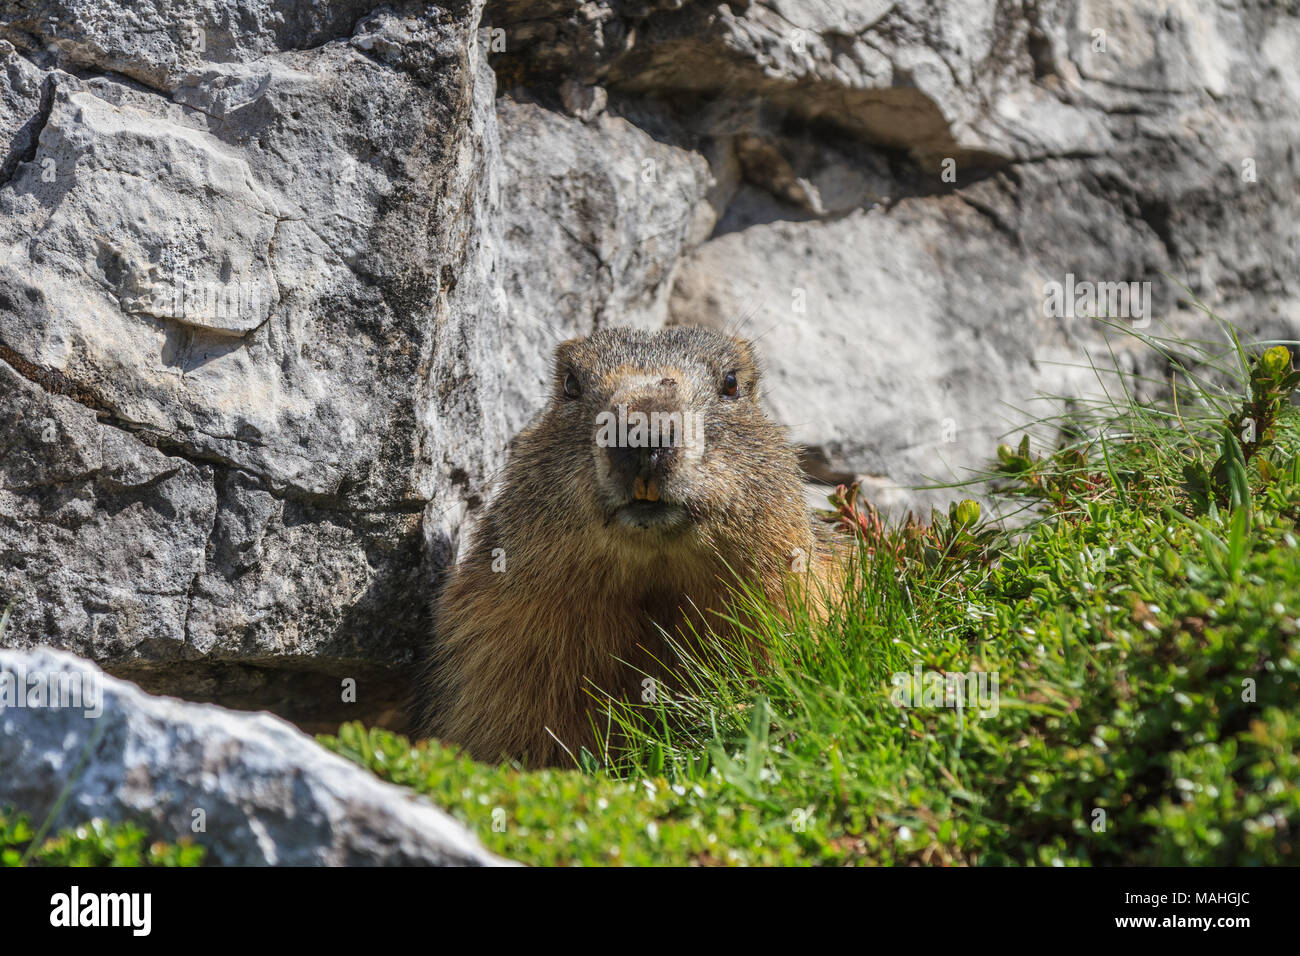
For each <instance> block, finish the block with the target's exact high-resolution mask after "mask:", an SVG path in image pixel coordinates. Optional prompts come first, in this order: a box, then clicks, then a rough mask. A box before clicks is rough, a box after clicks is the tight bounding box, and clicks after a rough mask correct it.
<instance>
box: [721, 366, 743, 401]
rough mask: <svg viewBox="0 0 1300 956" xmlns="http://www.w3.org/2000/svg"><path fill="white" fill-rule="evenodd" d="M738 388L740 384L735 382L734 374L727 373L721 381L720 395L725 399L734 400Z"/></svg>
mask: <svg viewBox="0 0 1300 956" xmlns="http://www.w3.org/2000/svg"><path fill="white" fill-rule="evenodd" d="M739 388H740V384H739V383H738V382H737V381H736V373H735V372H728V373H727V374H726V376H725V377H724V378H723V379H722V394H723V395H724V396H725V397H727V398H735V397H736V393H737V392H738V391H739Z"/></svg>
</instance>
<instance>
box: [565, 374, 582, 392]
mask: <svg viewBox="0 0 1300 956" xmlns="http://www.w3.org/2000/svg"><path fill="white" fill-rule="evenodd" d="M564 394H565V395H567V396H569V398H577V397H578V396H580V395H581V394H582V386H581V385H580V384H579V383H578V376H576V375H574V374H573V373H572V372H570V373H569V374H568V375H566V376H564Z"/></svg>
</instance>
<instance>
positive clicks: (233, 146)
mask: <svg viewBox="0 0 1300 956" xmlns="http://www.w3.org/2000/svg"><path fill="white" fill-rule="evenodd" d="M1297 142H1300V15H1297V13H1296V12H1295V11H1294V10H1290V9H1287V8H1285V7H1275V6H1260V5H1225V4H1218V3H1211V2H1208V0H1204V2H1201V0H1187V2H1179V3H1166V2H1157V0H1139V2H1118V0H1039V2H1032V3H1031V2H1027V0H894V2H890V0H834V2H824V3H823V2H818V3H807V2H802V0H752V2H744V0H736V2H731V3H716V2H703V0H640V2H634V0H586V2H578V0H488V2H487V3H486V6H485V7H484V6H483V5H482V4H481V2H471V0H458V2H451V3H442V4H437V5H432V4H430V5H424V4H389V5H386V6H381V5H379V4H376V3H371V2H366V0H331V2H321V3H315V4H291V5H284V4H273V3H269V2H258V0H252V2H249V0H179V2H169V3H167V4H162V3H150V2H145V3H136V4H130V5H118V4H109V3H106V2H104V0H68V2H55V0H24V2H14V0H8V2H4V0H0V423H3V426H4V431H3V433H2V434H0V597H3V598H5V599H9V600H13V601H15V607H14V619H13V623H12V624H11V627H10V630H9V633H8V634H7V635H6V636H5V638H4V640H5V642H6V643H8V644H10V645H17V646H23V647H27V646H32V645H36V644H42V643H53V644H56V645H59V646H62V647H65V648H69V649H71V650H74V651H77V652H79V653H83V654H86V655H88V656H90V657H93V658H94V659H96V660H98V661H100V662H102V663H104V665H105V666H106V667H107V668H109V669H110V670H111V671H112V672H114V673H117V674H120V675H124V676H129V677H131V678H132V679H134V680H138V681H140V682H141V683H142V685H143V686H145V687H146V688H148V689H154V690H164V691H168V692H172V693H178V694H182V695H184V696H187V697H192V698H197V699H204V700H217V701H220V702H223V703H226V704H229V705H231V706H239V707H250V708H256V707H269V708H272V709H274V710H275V711H277V712H279V713H281V714H284V715H287V716H289V717H291V718H292V719H294V720H296V721H298V722H300V723H301V724H302V725H303V726H307V727H311V728H313V729H317V728H322V729H323V728H329V727H331V726H332V724H333V723H334V722H336V721H337V720H339V719H341V718H344V717H360V718H363V719H366V720H370V721H375V722H384V723H389V724H392V725H396V726H400V725H401V724H402V712H401V702H402V699H403V695H404V694H405V693H406V691H407V687H408V680H409V675H410V673H411V672H412V669H413V665H414V663H415V661H416V659H417V657H418V655H419V650H420V646H421V644H422V643H423V641H424V640H425V638H426V636H427V633H428V628H429V619H428V601H427V598H428V596H429V594H430V592H431V590H432V589H433V587H434V586H435V581H436V573H437V571H438V569H439V568H440V567H441V566H442V565H443V563H445V561H446V560H447V558H448V557H449V555H450V554H451V553H452V552H453V549H454V548H455V546H456V543H457V539H458V536H459V535H461V534H462V529H463V527H465V526H467V525H468V524H469V523H472V520H473V517H474V515H475V513H476V509H477V507H478V505H479V504H480V503H481V501H482V500H483V498H484V496H486V495H487V494H488V493H489V490H490V488H491V484H492V478H493V476H494V474H495V473H496V471H497V469H498V467H499V466H500V464H501V463H502V461H503V455H504V451H505V448H506V445H507V443H508V441H509V438H510V437H511V436H512V435H513V434H515V433H516V432H517V431H518V429H519V428H520V427H521V426H522V424H523V423H524V422H526V421H527V420H528V418H529V417H530V416H531V415H532V414H533V413H534V412H535V411H536V409H537V407H538V404H539V402H540V398H541V396H542V394H543V390H544V388H545V382H546V376H547V369H548V362H549V356H550V351H551V347H552V345H553V344H554V343H555V342H556V341H558V340H560V339H563V338H566V337H569V336H572V335H575V334H581V333H584V332H587V331H589V330H590V329H592V328H594V327H597V326H601V325H608V324H636V325H646V326H656V325H660V324H663V323H665V322H691V323H700V324H705V325H711V326H714V327H720V328H727V329H734V330H737V331H739V332H742V333H744V334H748V335H751V336H754V337H756V338H758V339H759V343H760V348H761V350H762V352H763V354H764V356H765V358H766V361H767V364H768V366H769V375H768V376H767V379H766V381H767V389H768V400H769V402H770V404H771V405H772V407H773V409H774V410H775V411H776V413H777V414H778V415H779V417H780V418H781V419H782V420H783V421H784V422H785V423H786V424H788V425H789V426H790V427H791V429H792V430H793V432H794V435H795V437H796V439H797V440H798V441H799V442H800V444H801V445H803V446H804V447H805V449H806V452H807V455H806V461H807V462H808V467H809V471H810V473H811V474H812V475H813V476H815V477H817V478H820V479H822V480H841V479H846V478H851V477H854V476H863V477H865V478H866V480H867V486H868V488H869V489H870V491H871V494H872V495H873V496H874V497H875V499H876V500H877V501H878V502H879V503H881V504H885V505H892V506H895V507H898V508H902V507H909V506H914V505H917V504H922V503H927V502H932V501H933V502H941V501H943V500H945V499H946V498H947V497H948V496H949V494H950V493H948V492H934V493H918V492H916V491H914V490H908V489H904V488H900V487H899V486H900V485H910V484H915V483H923V482H926V481H927V480H951V479H952V478H954V477H956V478H961V477H964V476H965V475H966V474H968V469H970V468H972V467H977V466H979V465H981V464H982V463H984V462H985V461H986V460H987V459H988V457H989V456H990V454H991V452H992V449H993V447H994V445H995V443H996V441H997V440H998V437H999V435H1000V434H1001V433H1002V431H1003V430H1004V429H1007V428H1011V427H1014V426H1015V425H1017V424H1018V423H1019V422H1020V421H1022V420H1023V419H1024V418H1025V417H1026V414H1035V413H1038V414H1041V413H1044V412H1045V411H1046V409H1044V408H1043V407H1042V406H1036V405H1035V404H1034V403H1033V402H1032V399H1033V397H1034V396H1035V394H1037V393H1039V392H1048V393H1053V394H1060V395H1066V396H1074V397H1087V396H1088V395H1090V394H1095V393H1096V391H1097V389H1098V387H1099V386H1098V382H1097V379H1096V377H1095V376H1094V375H1093V374H1092V373H1091V372H1090V371H1089V370H1088V369H1087V365H1088V363H1089V361H1090V360H1096V361H1097V362H1099V364H1102V365H1106V364H1109V362H1110V361H1111V358H1110V351H1109V349H1110V348H1111V347H1113V348H1114V349H1115V353H1116V357H1117V358H1118V360H1119V361H1120V362H1121V363H1123V364H1124V366H1125V367H1127V368H1130V369H1133V370H1139V371H1142V372H1144V373H1147V374H1149V375H1153V376H1154V377H1156V378H1157V379H1158V378H1159V376H1160V375H1161V373H1162V371H1163V370H1162V369H1161V368H1160V367H1159V366H1158V365H1156V364H1153V363H1152V362H1151V358H1150V353H1145V352H1142V351H1141V350H1139V349H1136V348H1135V347H1134V343H1133V342H1132V341H1131V340H1128V339H1125V338H1122V337H1120V338H1116V337H1115V336H1111V339H1112V343H1111V344H1110V345H1108V344H1107V342H1106V337H1105V336H1104V335H1103V330H1102V329H1101V328H1100V327H1099V325H1098V324H1097V323H1096V322H1095V321H1091V320H1089V319H1087V318H1082V317H1080V318H1074V319H1061V318H1057V317H1053V316H1048V315H1047V314H1045V312H1044V306H1045V300H1046V296H1045V293H1044V287H1045V284H1046V283H1049V282H1059V283H1065V282H1067V280H1068V279H1069V277H1073V278H1074V279H1075V280H1077V281H1079V282H1094V283H1097V282H1106V283H1119V282H1149V283H1151V286H1150V289H1151V310H1150V314H1149V315H1147V316H1137V317H1134V316H1130V317H1129V318H1128V319H1127V320H1126V321H1129V322H1130V323H1131V324H1134V325H1138V326H1145V325H1146V323H1147V320H1150V325H1149V326H1147V327H1146V328H1145V331H1148V332H1168V333H1172V334H1175V335H1183V336H1186V335H1217V332H1216V331H1215V330H1214V329H1213V328H1212V326H1211V325H1210V324H1209V323H1208V321H1207V320H1206V319H1205V318H1204V316H1203V315H1202V314H1201V313H1200V312H1199V311H1198V310H1197V309H1196V308H1194V307H1193V303H1192V296H1195V297H1197V298H1199V299H1200V300H1202V301H1203V302H1204V303H1205V304H1206V305H1207V306H1208V307H1210V308H1212V309H1214V310H1215V311H1216V312H1218V313H1220V314H1221V315H1223V316H1224V317H1225V318H1228V319H1231V320H1233V321H1234V322H1237V323H1238V324H1240V325H1241V326H1242V327H1243V328H1244V329H1245V330H1246V331H1247V333H1248V334H1259V335H1263V336H1276V337H1295V335H1296V331H1297V330H1296V326H1297V324H1298V323H1300V308H1298V302H1300V287H1298V285H1297V279H1296V276H1297V275H1300V242H1298V241H1297V234H1296V232H1295V226H1294V223H1295V222H1296V221H1297V219H1298V218H1300V188H1298V187H1300V151H1298V150H1297V149H1296V143H1297ZM1166 275H1167V276H1168V277H1170V278H1166ZM1180 286H1185V287H1186V290H1184V289H1181V288H1180ZM347 677H351V678H354V679H356V680H357V681H358V683H359V688H358V690H359V699H358V702H357V703H356V704H344V703H342V702H341V700H340V681H341V680H342V679H344V678H347Z"/></svg>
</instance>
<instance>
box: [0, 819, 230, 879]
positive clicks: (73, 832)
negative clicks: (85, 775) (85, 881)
mask: <svg viewBox="0 0 1300 956" xmlns="http://www.w3.org/2000/svg"><path fill="white" fill-rule="evenodd" d="M203 855H204V850H203V848H202V847H200V846H195V845H194V844H192V843H190V842H189V841H182V842H180V843H178V844H177V843H150V842H149V840H148V837H147V836H146V834H145V832H144V830H142V829H140V828H139V827H138V826H136V825H134V824H132V823H108V822H106V821H104V820H101V819H99V818H95V819H93V820H89V821H87V822H86V823H84V824H82V825H80V826H77V827H69V828H68V829H65V830H61V831H59V832H58V833H56V834H55V835H54V836H52V837H45V836H44V835H43V834H41V833H39V832H36V831H33V830H32V828H31V826H29V825H28V821H27V818H26V817H24V816H19V815H15V814H13V813H12V812H10V813H5V812H3V811H0V866H198V865H199V864H201V863H202V862H203Z"/></svg>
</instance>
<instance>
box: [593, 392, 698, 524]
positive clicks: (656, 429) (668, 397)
mask: <svg viewBox="0 0 1300 956" xmlns="http://www.w3.org/2000/svg"><path fill="white" fill-rule="evenodd" d="M612 414H613V415H614V417H615V419H616V420H617V421H618V423H619V427H618V430H617V440H615V441H611V442H609V443H608V444H606V445H605V454H606V455H607V456H608V459H609V465H610V471H611V472H612V473H613V475H614V477H615V478H617V479H618V480H619V481H620V482H621V483H623V484H624V485H626V486H627V487H628V488H629V490H630V491H631V492H632V494H633V496H634V497H636V498H637V499H648V500H650V501H657V500H658V497H659V483H658V479H660V478H663V477H664V476H666V475H667V474H668V473H669V472H671V471H672V470H673V469H674V468H675V467H676V466H677V463H678V461H679V460H680V459H681V446H682V443H683V440H684V437H685V436H684V430H685V429H684V424H685V423H684V416H683V411H682V407H681V401H680V398H679V397H678V394H677V383H676V382H674V381H673V380H672V379H663V380H662V381H660V382H659V383H657V384H656V385H654V386H651V387H650V388H645V389H643V390H642V391H641V392H639V393H637V394H632V395H627V394H625V395H624V396H620V397H619V399H618V400H616V402H615V404H614V407H613V409H612ZM611 437H612V436H611Z"/></svg>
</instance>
